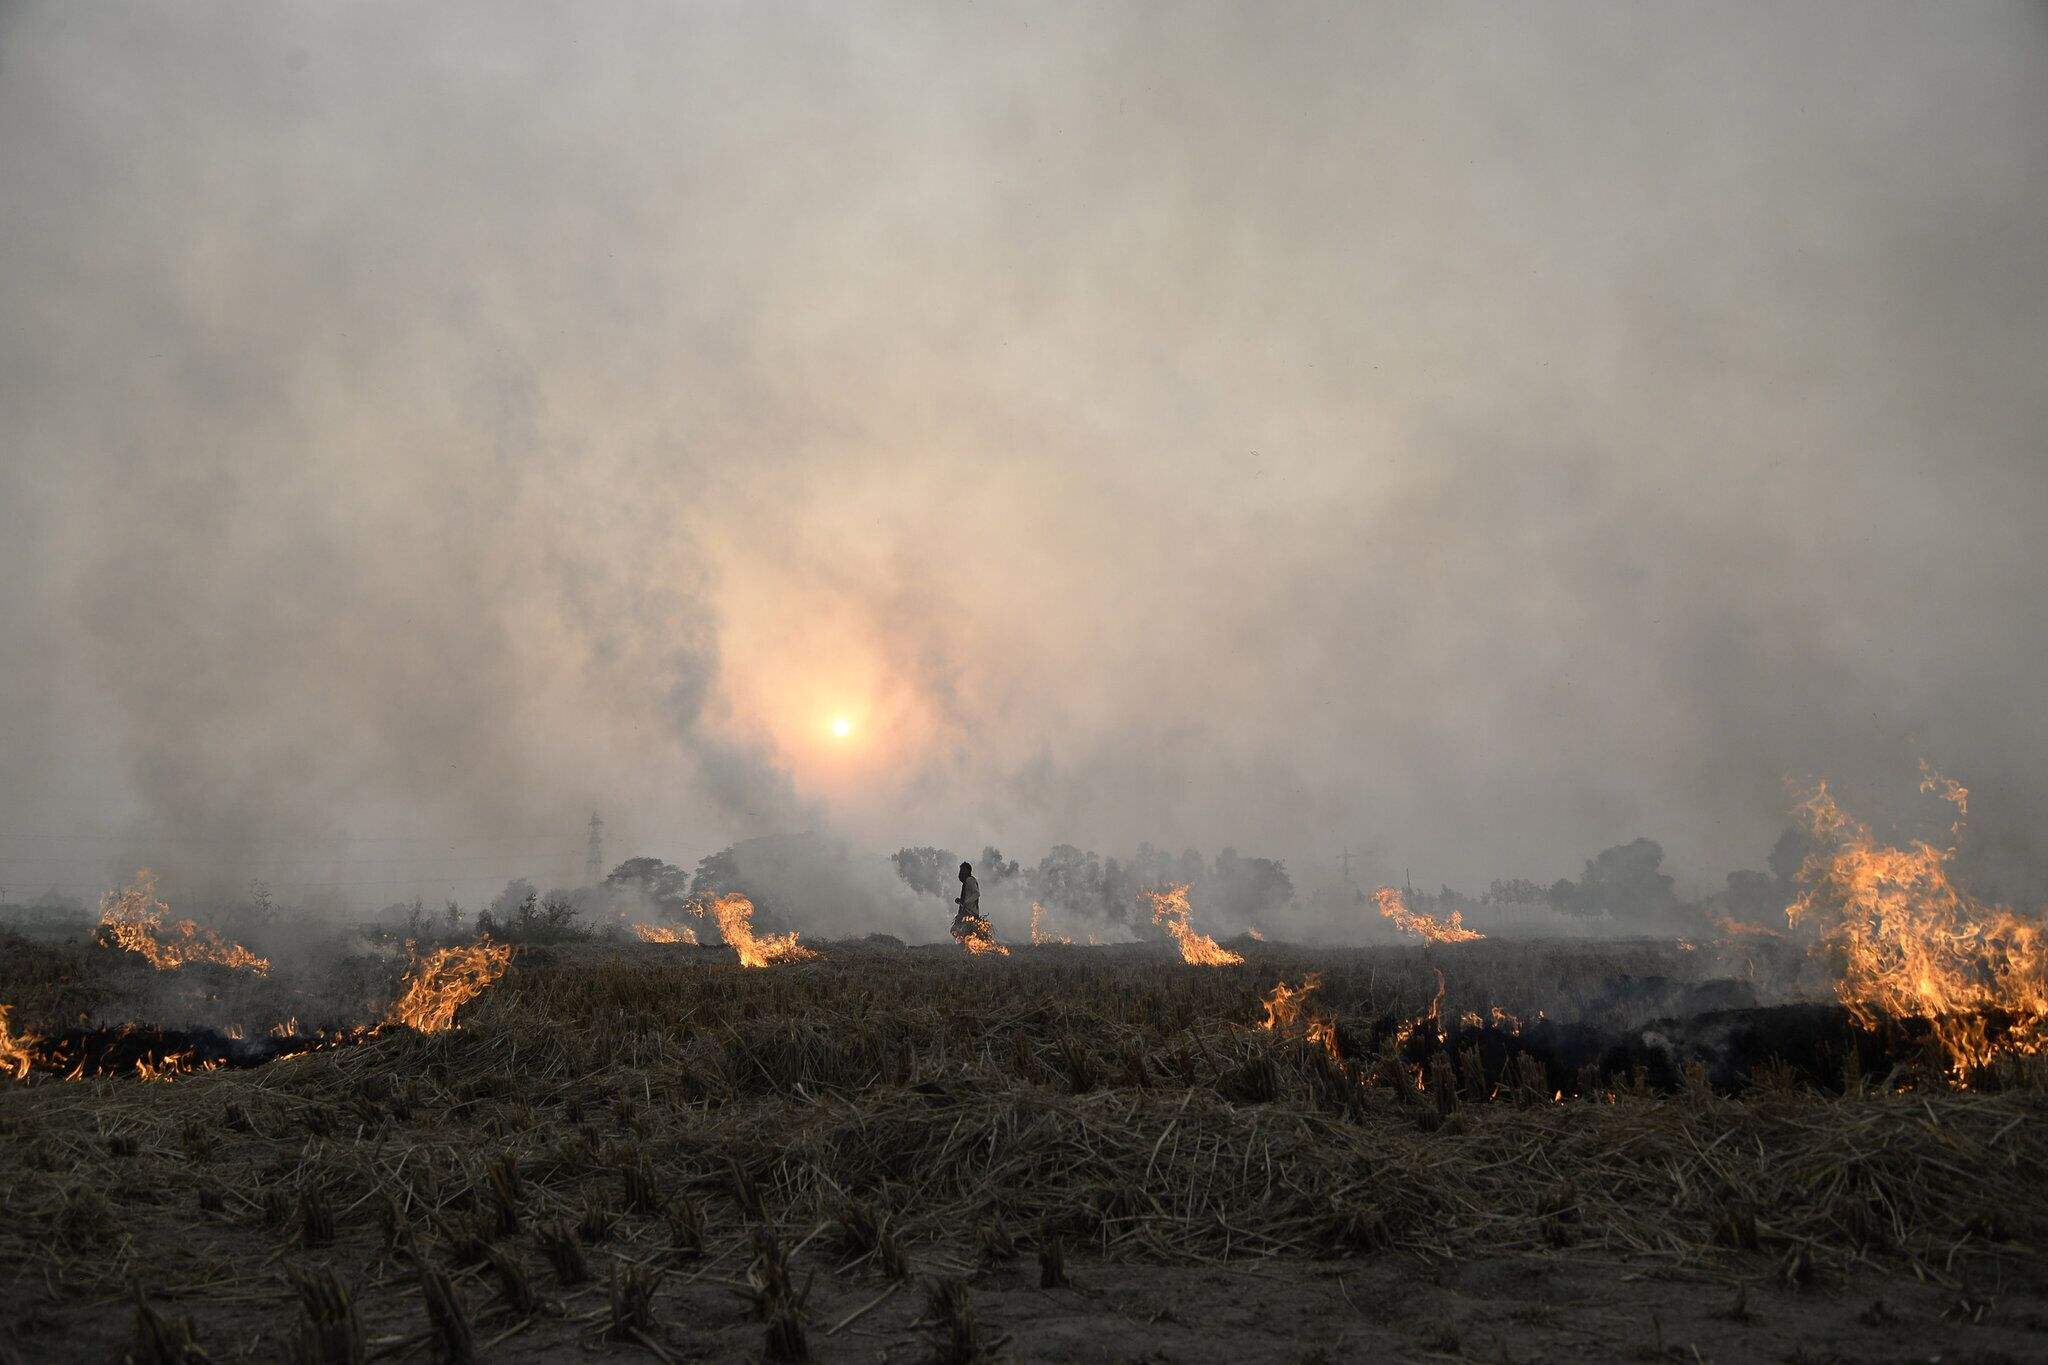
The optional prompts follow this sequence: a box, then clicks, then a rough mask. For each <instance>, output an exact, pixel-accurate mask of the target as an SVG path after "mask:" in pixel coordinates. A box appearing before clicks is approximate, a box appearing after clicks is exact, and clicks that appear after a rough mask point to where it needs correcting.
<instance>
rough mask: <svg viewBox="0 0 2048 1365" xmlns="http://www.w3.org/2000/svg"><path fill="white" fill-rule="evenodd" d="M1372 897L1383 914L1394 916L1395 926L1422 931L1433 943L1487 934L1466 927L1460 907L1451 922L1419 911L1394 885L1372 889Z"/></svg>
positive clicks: (1412, 930)
mask: <svg viewBox="0 0 2048 1365" xmlns="http://www.w3.org/2000/svg"><path fill="white" fill-rule="evenodd" d="M1372 898H1373V899H1374V900H1375V901H1377V902H1379V907H1380V914H1382V915H1384V916H1385V917H1386V918H1388V919H1390V920H1392V921H1393V922H1394V926H1395V927H1396V928H1398V929H1403V930H1406V931H1407V932H1408V933H1411V934H1420V935H1421V936H1422V937H1423V938H1426V939H1428V940H1429V941H1430V942H1431V943H1470V942H1471V941H1472V940H1473V939H1476V938H1485V937H1486V935H1484V934H1482V933H1480V932H1479V931H1478V930H1477V929H1467V928H1466V927H1465V916H1464V912H1462V911H1459V910H1453V911H1451V922H1450V923H1449V924H1446V923H1444V922H1443V921H1442V920H1440V919H1437V918H1436V917H1434V916H1432V915H1418V914H1416V913H1415V912H1414V911H1412V910H1410V909H1409V908H1408V902H1407V901H1405V900H1402V899H1401V893H1400V891H1398V890H1396V889H1395V888H1394V887H1391V886H1383V887H1381V888H1380V889H1379V890H1377V891H1375V892H1373V893H1372Z"/></svg>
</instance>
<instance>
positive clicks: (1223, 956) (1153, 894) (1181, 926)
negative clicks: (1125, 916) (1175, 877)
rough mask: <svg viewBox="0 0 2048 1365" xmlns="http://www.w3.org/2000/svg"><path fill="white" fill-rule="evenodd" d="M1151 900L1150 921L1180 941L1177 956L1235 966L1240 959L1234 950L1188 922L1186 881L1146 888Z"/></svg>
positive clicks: (1191, 961) (1193, 961) (1201, 963)
mask: <svg viewBox="0 0 2048 1365" xmlns="http://www.w3.org/2000/svg"><path fill="white" fill-rule="evenodd" d="M1145 895H1146V897H1147V898H1149V899H1150V900H1151V902H1152V922H1153V923H1154V924H1158V925H1162V926H1164V927H1165V929H1166V932H1167V933H1169V934H1172V935H1173V941H1174V942H1175V943H1178V944H1179V945H1180V960H1181V961H1183V962H1185V963H1187V964H1188V965H1190V966H1193V967H1235V966H1237V965H1238V964H1239V963H1241V962H1243V961H1244V958H1243V957H1241V956H1240V955H1238V954H1237V953H1233V952H1231V951H1230V950H1229V949H1228V948H1225V947H1223V946H1222V945H1220V944H1218V943H1217V942H1216V940H1215V939H1213V938H1210V937H1209V936H1208V935H1207V934H1204V933H1199V932H1197V931H1196V929H1195V928H1194V926H1193V925H1191V924H1189V923H1188V913H1189V912H1188V884H1187V883H1186V882H1181V883H1179V884H1178V885H1175V886H1170V887H1168V888H1167V889H1166V890H1164V891H1147V892H1146V893H1145Z"/></svg>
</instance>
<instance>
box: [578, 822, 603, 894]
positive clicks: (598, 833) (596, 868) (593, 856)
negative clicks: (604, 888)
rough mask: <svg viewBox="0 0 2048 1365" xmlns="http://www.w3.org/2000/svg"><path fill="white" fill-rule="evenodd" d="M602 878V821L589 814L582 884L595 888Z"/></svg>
mask: <svg viewBox="0 0 2048 1365" xmlns="http://www.w3.org/2000/svg"><path fill="white" fill-rule="evenodd" d="M603 876H604V821H602V820H600V819H598V818H597V812H596V811H592V812H590V849H589V851H588V852H587V853H585V854H584V855H583V883H584V885H586V886H596V885H597V883H598V881H599V880H600V879H602V878H603Z"/></svg>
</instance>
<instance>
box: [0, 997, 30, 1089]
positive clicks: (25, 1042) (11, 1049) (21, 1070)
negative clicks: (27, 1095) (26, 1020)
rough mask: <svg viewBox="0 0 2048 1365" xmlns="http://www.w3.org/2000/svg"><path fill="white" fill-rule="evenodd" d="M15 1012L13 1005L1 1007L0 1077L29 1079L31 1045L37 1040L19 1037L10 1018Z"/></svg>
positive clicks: (22, 1035)
mask: <svg viewBox="0 0 2048 1365" xmlns="http://www.w3.org/2000/svg"><path fill="white" fill-rule="evenodd" d="M13 1012H14V1006H12V1005H0V1075H12V1076H13V1077H14V1079H15V1080H17V1081H23V1080H27V1079H28V1062H29V1053H28V1049H29V1045H30V1044H31V1043H33V1042H35V1038H34V1037H33V1036H31V1035H29V1034H26V1033H23V1034H19V1035H17V1034H16V1033H15V1032H14V1029H13V1026H12V1024H11V1023H10V1022H9V1021H8V1016H9V1015H10V1014H12V1013H13Z"/></svg>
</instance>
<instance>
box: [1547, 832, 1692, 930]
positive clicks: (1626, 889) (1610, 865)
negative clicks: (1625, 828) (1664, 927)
mask: <svg viewBox="0 0 2048 1365" xmlns="http://www.w3.org/2000/svg"><path fill="white" fill-rule="evenodd" d="M1663 864H1664V847H1663V845H1661V844H1659V843H1658V842H1657V841H1656V840H1655V839H1634V840H1631V841H1630V842H1628V843H1626V844H1617V845H1615V846H1614V847H1613V848H1609V849H1603V850H1602V851H1601V852H1600V853H1599V855H1598V856H1596V857H1594V858H1591V859H1589V860H1588V861H1587V863H1586V870H1585V873H1584V875H1582V876H1581V877H1580V878H1579V884H1578V886H1577V887H1576V888H1575V889H1574V890H1573V891H1572V893H1571V894H1570V897H1569V900H1568V903H1566V904H1562V905H1559V907H1558V908H1559V909H1561V910H1565V911H1568V912H1570V913H1572V914H1578V915H1588V916H1591V915H1610V916H1615V917H1619V918H1627V919H1655V918H1661V917H1664V916H1667V915H1669V914H1670V913H1671V912H1672V911H1673V910H1675V909H1676V908H1677V906H1678V895H1677V892H1676V891H1675V889H1674V887H1675V885H1676V884H1675V883H1674V882H1673V880H1672V879H1671V878H1670V877H1668V876H1666V875H1665V874H1664V873H1663V872H1662V871H1661V870H1660V869H1661V868H1662V867H1663Z"/></svg>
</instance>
